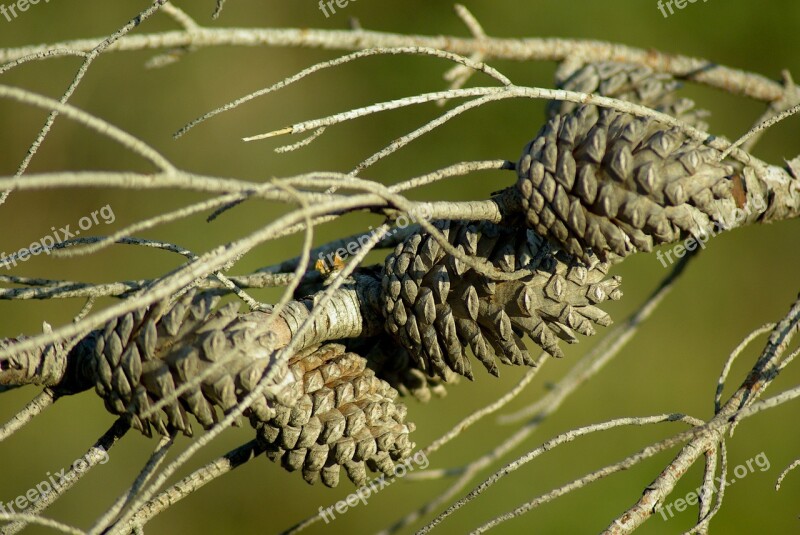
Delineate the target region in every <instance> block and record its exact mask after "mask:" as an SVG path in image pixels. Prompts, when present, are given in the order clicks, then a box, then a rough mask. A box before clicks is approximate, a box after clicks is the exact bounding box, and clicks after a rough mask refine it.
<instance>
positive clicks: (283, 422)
mask: <svg viewBox="0 0 800 535" xmlns="http://www.w3.org/2000/svg"><path fill="white" fill-rule="evenodd" d="M289 368H290V371H291V373H292V374H293V375H294V376H295V377H296V378H297V381H298V383H300V384H302V385H303V390H304V393H303V395H302V396H301V397H300V398H299V399H298V400H297V402H296V403H295V404H294V406H292V407H289V406H286V405H277V406H276V408H277V413H276V415H275V417H273V418H270V419H269V420H266V421H259V420H258V419H257V418H255V417H253V416H251V423H252V424H253V426H254V427H255V428H256V429H257V430H258V439H259V442H260V443H261V444H262V446H264V447H265V448H266V455H267V456H268V457H269V458H270V459H271V460H273V461H275V462H280V463H281V465H282V466H283V467H284V468H286V469H287V470H289V471H294V470H302V472H303V478H304V479H305V480H306V481H307V482H308V483H311V484H313V483H315V482H317V481H318V480H322V483H323V484H324V485H326V486H328V487H335V486H336V485H337V484H338V483H339V473H340V468H341V467H343V468H344V469H345V472H346V473H347V476H348V478H349V479H350V480H351V481H352V482H353V483H355V484H356V485H358V486H361V485H363V484H365V483H366V480H367V472H366V469H367V468H368V469H370V470H372V471H380V472H383V473H385V474H387V475H390V474H392V473H393V471H394V467H395V465H394V463H395V461H401V460H403V459H405V458H406V457H408V456H409V455H410V453H411V450H412V449H413V448H414V444H413V443H412V442H411V441H410V440H409V438H408V435H409V433H410V432H411V431H413V430H414V425H413V424H411V423H406V421H405V419H406V408H405V406H404V405H401V404H397V403H395V398H396V397H397V391H396V390H395V389H393V388H392V387H391V386H389V384H388V383H386V382H385V381H383V380H381V379H378V378H377V377H376V376H375V373H374V372H373V371H372V370H371V369H369V368H367V360H366V359H365V358H364V357H361V356H360V355H357V354H356V353H350V352H346V350H345V347H344V346H343V345H340V344H326V345H323V346H322V347H316V348H311V349H308V350H304V351H303V352H301V353H299V354H297V355H295V356H294V357H293V358H292V359H291V360H290V362H289Z"/></svg>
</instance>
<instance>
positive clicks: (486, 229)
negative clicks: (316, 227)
mask: <svg viewBox="0 0 800 535" xmlns="http://www.w3.org/2000/svg"><path fill="white" fill-rule="evenodd" d="M435 225H436V227H437V228H438V229H439V230H441V231H442V232H443V233H444V235H445V236H447V239H448V241H449V242H450V243H451V244H452V245H453V246H454V247H456V248H457V249H459V250H460V251H462V252H464V253H465V254H467V255H469V256H471V257H474V258H480V259H485V260H487V261H489V262H491V263H492V264H493V265H494V266H495V267H496V268H497V269H500V270H502V271H504V272H507V273H512V272H516V271H518V270H530V272H526V273H527V274H524V273H523V274H520V275H524V276H522V277H521V278H519V279H517V280H512V281H494V280H491V279H490V278H488V277H487V276H485V275H483V274H480V273H478V272H476V271H475V270H473V269H472V268H468V267H467V266H466V265H465V264H464V263H463V262H461V261H460V260H458V259H457V258H456V257H454V256H452V255H449V254H446V252H445V250H444V249H442V248H441V247H440V245H439V243H438V242H437V241H436V240H435V239H434V238H433V237H432V236H430V235H429V234H428V233H426V232H424V231H420V232H418V233H416V234H414V235H412V236H410V237H409V238H408V239H406V240H405V241H404V242H403V243H401V244H399V245H398V246H397V248H396V249H395V251H394V253H393V254H391V255H389V256H388V257H387V259H386V263H385V273H384V278H383V281H382V289H383V292H382V296H381V308H382V312H383V314H384V316H385V318H386V329H387V331H388V332H389V333H390V334H391V335H392V336H393V337H394V338H395V340H396V341H397V342H399V343H400V345H402V346H403V347H404V348H405V349H406V350H407V351H408V352H409V354H410V355H411V357H412V358H413V359H414V360H415V361H416V363H417V366H419V367H420V369H422V370H424V371H426V372H427V373H428V374H429V375H434V374H436V375H438V376H439V377H441V378H443V379H446V377H447V373H448V370H452V371H455V372H456V373H458V374H461V375H464V376H466V377H468V378H470V379H471V378H472V376H473V375H472V367H471V365H470V362H469V360H468V359H467V358H466V354H465V353H466V348H467V347H468V346H469V347H470V348H471V349H472V351H473V353H474V354H475V356H476V357H477V358H478V360H480V361H481V363H482V364H483V365H484V366H485V367H486V369H487V370H488V371H489V372H490V373H492V374H493V375H497V373H498V369H497V365H496V363H495V360H494V357H495V356H497V357H498V358H499V359H500V361H501V362H504V363H507V364H525V365H532V364H533V360H532V359H531V357H530V355H529V354H528V352H527V351H526V349H525V346H524V344H523V342H522V339H521V338H522V336H523V334H527V335H529V336H530V337H531V338H532V339H533V340H534V342H536V343H537V344H538V345H540V346H541V347H542V348H544V349H545V351H547V352H548V353H550V354H551V355H554V356H562V352H561V349H560V348H559V346H558V342H557V339H558V338H561V339H562V340H566V341H567V342H570V343H572V342H576V341H577V337H576V335H575V332H578V333H581V334H584V335H590V334H594V328H593V327H592V323H597V324H600V325H608V324H610V323H611V320H610V318H609V316H608V315H607V314H606V313H605V312H603V311H602V310H600V309H598V308H597V307H595V306H594V305H595V304H597V303H601V302H603V301H605V300H607V299H609V298H610V299H618V298H619V297H620V296H621V295H622V293H621V292H620V290H619V289H618V286H619V284H620V280H619V278H618V277H614V278H611V279H606V280H604V278H605V275H606V273H607V270H608V265H607V264H603V263H596V264H597V265H595V266H594V267H592V268H591V269H589V268H587V267H586V266H584V265H583V264H582V263H580V262H578V261H577V260H574V259H571V258H570V257H567V256H566V255H564V254H563V253H557V254H556V253H553V251H552V250H551V249H550V246H549V245H548V244H547V243H546V242H545V241H544V240H543V239H542V238H541V237H540V236H538V235H536V234H535V233H534V232H532V231H528V230H526V229H524V228H521V229H520V228H518V227H514V228H511V227H504V226H500V225H495V224H492V223H487V222H451V221H439V222H436V223H435ZM595 260H596V259H595Z"/></svg>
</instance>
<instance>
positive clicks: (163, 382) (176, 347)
mask: <svg viewBox="0 0 800 535" xmlns="http://www.w3.org/2000/svg"><path fill="white" fill-rule="evenodd" d="M218 301H219V297H218V296H214V295H213V294H211V293H209V292H203V293H195V292H193V291H190V292H188V293H187V294H186V295H184V296H183V297H182V298H181V299H180V300H178V301H177V302H176V303H175V304H174V306H172V307H171V308H170V309H169V310H163V309H162V306H163V305H160V304H157V305H154V306H153V307H151V308H150V309H144V310H139V311H136V312H131V313H128V314H125V315H124V316H122V317H120V318H117V319H116V320H112V321H110V322H108V323H107V324H106V326H105V328H104V329H102V330H100V331H95V332H94V333H92V334H91V335H90V336H89V337H87V338H85V339H84V340H83V341H82V342H81V344H80V345H79V346H78V347H77V348H76V351H75V353H76V354H77V355H79V359H78V360H81V361H83V362H84V363H85V365H84V367H86V368H88V369H87V370H86V371H85V374H86V375H88V376H89V377H91V378H92V379H93V380H94V382H95V389H96V391H97V393H98V394H99V395H100V396H101V397H102V398H103V400H104V401H105V405H106V408H107V409H108V410H109V411H110V412H112V413H114V414H120V415H127V416H128V417H129V418H130V421H131V425H132V426H133V427H134V428H135V429H138V430H140V431H141V432H142V433H144V434H145V435H147V436H150V435H151V434H152V432H151V426H152V427H154V428H155V429H156V431H157V432H158V433H161V434H167V433H168V432H169V430H170V429H177V430H179V431H182V432H183V433H184V434H186V435H189V436H191V434H192V427H191V423H190V422H189V420H188V417H187V413H190V414H192V415H194V417H195V418H196V419H197V421H198V422H199V423H200V424H201V425H202V426H203V427H204V428H206V429H207V428H209V427H211V426H213V425H214V424H215V423H216V422H218V421H219V419H220V418H219V415H218V412H217V410H218V409H219V410H222V411H223V412H225V411H229V410H231V409H232V408H233V407H234V406H236V404H237V403H238V402H239V401H240V400H241V399H243V398H244V397H245V396H246V395H247V394H248V393H249V392H251V391H252V390H253V389H254V388H255V387H256V385H257V384H258V381H259V380H260V379H261V377H262V376H263V374H264V371H265V369H266V368H267V367H268V366H269V365H270V364H271V362H272V359H271V358H270V357H271V354H272V351H270V350H268V349H267V345H266V342H265V340H264V338H263V337H265V336H268V333H265V332H264V330H263V329H261V328H259V327H260V325H263V323H264V321H265V320H266V316H267V315H266V314H265V313H262V312H251V313H248V314H238V313H237V310H238V308H239V305H238V303H230V304H228V305H226V306H223V307H221V308H220V309H218V310H213V309H214V307H215V306H216V304H217V302H218ZM223 358H224V359H226V360H227V362H225V363H224V364H222V365H221V366H219V367H218V369H216V370H215V371H214V372H213V373H211V374H209V375H208V376H207V377H205V378H203V379H202V380H201V381H199V382H198V384H197V385H196V386H194V387H192V388H190V389H189V390H187V391H186V392H184V393H183V394H181V395H180V396H179V397H178V399H176V400H173V401H171V402H170V403H168V404H166V405H165V406H164V407H163V408H162V409H161V411H156V412H154V413H153V414H150V415H149V416H144V412H145V411H147V410H148V409H149V408H150V407H151V406H152V405H154V404H155V403H156V402H158V401H161V400H163V399H165V398H167V397H170V396H172V395H173V394H174V392H175V390H176V389H177V388H178V386H179V385H182V384H185V383H187V382H189V381H191V380H192V379H196V378H197V377H198V376H200V375H201V374H203V373H204V372H207V370H208V369H209V368H210V367H211V366H212V365H213V364H215V363H219V361H220V360H221V359H223ZM300 395H302V384H298V383H297V381H296V379H295V377H294V376H292V375H291V374H289V373H288V370H287V369H286V368H285V366H284V367H282V368H281V369H280V370H279V371H278V374H277V376H276V378H275V380H274V381H273V384H272V385H271V386H270V388H268V389H267V390H266V391H265V392H264V395H263V396H261V397H259V398H258V399H257V400H256V401H255V403H254V404H253V405H251V406H250V408H249V409H248V410H249V411H250V412H251V413H254V414H255V415H256V416H257V417H258V418H260V419H262V420H267V419H269V418H271V417H273V416H274V415H275V408H274V405H275V404H276V403H284V404H291V403H293V401H294V400H296V399H297V398H299V397H300Z"/></svg>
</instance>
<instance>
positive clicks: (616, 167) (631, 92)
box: [516, 65, 743, 262]
mask: <svg viewBox="0 0 800 535" xmlns="http://www.w3.org/2000/svg"><path fill="white" fill-rule="evenodd" d="M673 86H674V84H671V83H669V82H667V81H666V80H665V79H664V78H663V77H662V76H657V75H654V74H652V73H649V74H648V72H647V70H643V69H642V68H633V67H631V66H624V65H623V66H610V67H603V66H599V67H598V66H596V65H590V66H587V67H584V68H583V69H580V70H578V71H577V72H576V73H574V74H573V75H572V76H571V77H570V78H569V79H568V80H567V82H565V84H564V89H578V90H587V89H592V88H596V90H597V91H598V92H600V93H601V94H605V93H603V92H608V93H609V95H608V96H615V97H626V98H629V99H631V100H633V101H635V102H637V103H641V104H644V105H647V106H650V107H653V108H655V109H658V110H660V111H665V112H667V113H671V114H675V115H682V114H684V115H686V117H683V116H682V118H688V119H689V120H690V121H695V122H696V121H697V118H698V116H699V114H698V113H696V112H691V107H692V105H691V103H690V101H686V100H675V98H674V95H673V94H672V91H673V90H674V87H673ZM549 110H550V115H551V118H550V119H549V120H548V122H547V124H545V126H544V127H543V128H542V129H541V130H540V131H539V133H538V134H537V136H536V138H534V140H533V141H531V142H530V143H528V145H526V147H525V149H524V150H523V153H522V157H521V158H520V160H519V163H518V166H517V172H518V175H519V180H518V181H517V186H516V190H517V193H518V195H519V197H520V200H521V204H522V207H523V209H524V211H525V216H526V222H527V225H528V226H529V227H530V228H532V229H534V230H536V232H538V233H540V234H542V235H543V236H546V237H548V238H550V239H551V240H553V241H554V242H555V243H557V244H559V245H560V246H561V247H562V248H563V249H564V250H565V251H567V252H568V253H570V254H572V255H576V256H578V257H579V258H581V259H583V260H584V261H585V262H589V260H590V258H591V253H595V254H596V255H597V256H598V257H599V258H600V259H602V260H608V259H609V258H610V257H609V254H610V253H614V254H616V255H619V256H626V255H628V254H630V253H632V252H634V251H636V250H640V251H650V250H651V249H652V247H653V245H654V244H661V243H667V242H673V241H676V240H678V239H680V238H682V237H685V236H687V235H689V234H692V235H694V236H698V237H699V236H702V235H703V234H705V233H706V232H707V231H708V230H709V229H710V228H711V226H712V225H713V223H721V222H723V218H722V215H721V214H722V213H723V212H726V213H729V212H730V210H732V209H733V208H735V207H736V206H737V200H736V199H737V197H736V196H735V195H734V189H735V188H738V189H739V190H740V191H741V188H742V184H743V183H742V181H741V178H740V177H739V175H737V174H736V169H735V167H734V166H733V165H731V164H729V163H725V162H719V157H720V153H719V151H717V150H715V149H712V148H710V147H707V146H704V145H703V144H702V143H700V142H697V141H695V140H693V139H690V138H688V137H687V136H686V135H685V134H684V133H682V132H681V131H680V130H679V129H677V128H669V127H666V126H664V125H663V124H660V123H658V122H656V121H654V120H651V119H645V118H637V117H635V116H632V115H628V114H625V113H620V112H617V111H614V110H611V109H607V108H602V109H598V108H597V107H596V106H593V105H579V106H575V105H572V104H567V103H558V104H552V105H551V106H550V108H549ZM739 202H740V201H739ZM721 209H724V210H721Z"/></svg>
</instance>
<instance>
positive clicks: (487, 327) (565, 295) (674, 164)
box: [71, 63, 742, 486]
mask: <svg viewBox="0 0 800 535" xmlns="http://www.w3.org/2000/svg"><path fill="white" fill-rule="evenodd" d="M677 86H678V84H677V83H676V82H675V81H674V80H673V79H671V78H670V77H668V76H664V75H659V74H655V73H653V72H652V71H650V70H649V69H646V68H643V67H638V66H632V65H625V64H618V63H603V64H588V65H585V66H584V67H582V68H580V69H578V70H577V71H575V72H574V73H572V75H571V76H569V77H567V78H566V80H565V81H564V82H563V83H562V84H561V87H562V88H563V89H568V90H573V91H582V92H586V93H597V94H602V95H606V96H611V97H616V98H618V99H624V100H628V101H631V102H635V103H638V104H643V105H646V106H648V107H651V108H653V109H656V110H658V111H661V112H664V113H668V114H670V115H673V116H675V117H679V118H681V119H682V120H684V121H686V122H688V123H691V124H695V125H697V126H702V125H701V123H700V120H701V119H702V117H703V113H702V112H699V111H696V110H694V109H693V104H692V102H691V101H688V100H685V99H678V98H677V97H676V96H675V90H676V89H677ZM738 171H739V170H738V169H736V166H734V165H732V164H730V163H726V162H720V161H719V154H718V153H717V152H716V151H715V150H713V149H710V148H708V147H706V146H704V145H702V144H701V143H698V142H697V141H694V140H692V139H689V138H687V136H686V135H685V134H683V133H682V132H681V131H680V130H678V129H676V128H669V127H665V126H664V125H662V124H660V123H657V122H656V121H654V120H652V119H643V118H637V117H634V116H631V115H628V114H625V113H620V112H617V111H614V110H609V109H599V108H597V107H596V106H592V105H576V104H570V103H564V102H554V103H552V104H551V105H550V106H549V108H548V120H547V123H546V124H545V126H544V127H543V128H542V129H541V131H540V132H539V133H538V134H537V135H536V137H535V138H534V139H533V140H532V141H531V142H530V143H529V144H528V145H527V146H526V147H525V149H524V151H523V154H522V157H521V158H520V160H519V163H518V166H517V172H518V176H519V180H518V182H517V183H516V185H515V186H512V188H510V189H509V190H507V192H506V194H509V192H510V194H511V195H515V196H516V198H517V203H516V205H517V206H519V207H521V209H522V210H521V211H519V212H517V213H512V214H507V220H506V221H505V222H504V223H503V224H493V223H487V222H477V221H437V222H434V224H435V227H436V228H437V230H438V231H439V233H441V234H442V235H443V236H444V239H446V240H447V241H448V242H449V244H450V245H452V246H453V247H454V248H455V249H456V250H457V251H458V252H459V255H457V256H456V255H451V254H448V253H447V252H446V251H445V249H444V248H443V247H442V246H441V244H440V242H439V241H437V239H436V237H434V236H433V235H432V234H430V233H428V232H425V231H419V232H417V233H416V234H414V235H412V236H410V237H409V238H408V239H406V240H405V241H404V242H403V243H401V244H399V245H398V246H397V247H396V249H395V250H394V251H393V252H392V253H391V254H390V255H389V256H388V257H387V258H386V261H385V263H384V265H383V267H382V268H380V267H378V268H373V269H369V270H366V272H367V273H369V275H368V276H371V277H374V280H375V282H376V284H373V285H372V287H374V288H375V292H378V295H374V296H373V299H371V301H372V302H374V303H375V305H374V307H375V310H374V311H373V313H374V314H375V315H378V316H382V317H383V318H384V320H385V333H383V334H381V335H378V336H376V337H373V338H370V339H368V340H345V341H338V342H337V343H324V344H322V345H317V346H314V347H307V348H302V349H301V350H300V351H298V352H297V353H296V354H295V355H293V356H292V357H291V359H290V360H289V361H288V365H286V366H284V367H283V368H281V369H279V370H272V371H275V372H277V375H276V376H275V377H274V378H273V382H272V386H270V387H269V388H267V389H264V390H263V391H259V392H258V394H257V395H256V394H254V392H255V391H256V387H257V385H258V384H259V381H260V380H261V378H262V377H263V375H264V373H265V371H267V370H268V369H270V370H271V368H270V366H269V365H270V363H271V362H272V360H271V359H270V351H269V350H268V347H269V344H268V343H267V342H268V341H267V338H265V337H268V334H269V333H267V332H265V331H264V329H263V328H262V327H261V326H263V324H264V322H265V321H266V319H267V317H268V314H266V313H263V312H251V313H246V314H241V313H239V312H238V305H237V304H229V305H226V306H222V307H218V306H217V305H218V299H219V298H218V297H216V296H215V295H214V294H212V293H209V292H199V293H198V292H193V291H191V292H188V293H186V294H185V295H184V296H183V297H181V298H180V299H179V300H177V301H176V302H175V303H174V305H172V306H171V307H169V308H168V309H162V307H161V306H160V305H154V306H153V307H151V308H150V309H146V310H141V311H138V312H134V313H129V314H126V315H125V316H122V317H120V318H117V319H116V320H114V321H112V322H109V323H108V324H107V325H106V326H105V328H104V329H102V330H99V331H96V332H93V333H92V334H91V335H89V336H88V337H86V338H85V339H83V340H82V341H81V342H80V343H79V344H78V345H77V346H76V347H75V348H73V349H72V351H71V358H72V359H73V360H74V361H75V362H76V363H77V364H75V366H77V368H78V370H77V372H75V373H77V374H78V375H80V376H82V377H85V378H87V379H88V381H89V382H90V383H91V384H92V385H93V386H94V388H95V390H96V392H97V393H98V394H99V395H100V396H101V397H102V398H103V400H104V401H105V404H106V407H107V408H108V410H109V411H111V412H112V413H114V414H119V415H126V416H127V417H128V418H129V421H130V423H131V425H132V426H133V427H134V428H136V429H138V430H140V431H141V432H143V433H145V434H147V435H150V434H151V433H152V431H153V430H155V431H156V432H157V433H161V434H164V433H169V432H171V431H173V430H177V431H181V432H183V433H185V434H191V432H192V427H191V423H190V421H189V414H191V415H192V416H193V417H194V418H195V419H196V420H197V422H198V423H199V424H200V425H201V426H203V427H204V428H208V427H210V426H212V425H214V424H215V423H216V422H218V421H219V419H220V414H225V413H226V412H229V411H230V410H232V409H233V408H234V407H236V406H237V404H238V403H240V402H241V401H242V400H243V399H244V398H245V397H247V396H255V400H254V401H253V403H252V404H251V405H250V407H249V409H248V410H247V411H246V412H245V414H246V416H247V417H248V418H249V420H250V424H251V425H252V426H253V427H254V428H255V429H256V432H257V437H258V440H259V442H260V444H261V446H262V448H263V449H264V451H265V452H266V455H267V456H268V457H269V458H270V459H272V460H273V461H275V462H278V463H280V464H281V465H282V466H283V467H284V468H286V469H287V470H291V471H294V470H299V471H301V472H302V474H303V478H304V479H305V480H306V481H308V482H309V483H314V482H316V481H322V483H323V484H325V485H328V486H335V485H336V484H337V483H338V481H339V476H340V471H341V468H344V470H345V472H346V474H347V476H348V477H349V479H351V480H352V481H353V482H354V483H355V484H357V485H362V484H364V482H365V481H366V478H367V470H373V471H380V472H383V473H385V474H391V473H392V472H393V470H394V467H395V463H397V462H400V461H402V460H403V459H405V458H406V457H408V456H409V454H410V453H411V451H412V449H413V448H414V444H413V443H412V442H411V440H410V438H409V434H410V433H411V432H412V431H413V430H414V425H413V424H411V423H408V422H407V421H406V408H405V406H404V405H402V404H400V403H398V396H399V395H403V396H413V397H416V398H418V399H420V400H423V401H427V400H428V399H430V398H431V396H432V395H441V394H442V393H443V389H444V386H443V385H444V383H446V382H452V381H453V380H454V379H456V378H457V377H458V376H464V377H467V378H469V379H472V378H473V377H474V371H473V368H472V363H471V362H472V361H471V359H470V357H469V356H468V350H469V351H471V353H472V354H473V355H474V357H475V358H476V359H477V361H478V362H480V363H481V364H482V365H483V367H485V368H486V370H487V371H488V372H489V373H491V374H495V375H496V374H497V373H498V365H497V361H498V360H499V361H500V362H501V363H504V364H515V365H527V366H530V365H532V364H533V359H532V358H531V355H530V354H529V353H528V350H527V348H526V345H525V343H524V341H523V338H524V337H525V336H526V335H527V336H528V337H529V338H530V339H531V340H532V341H533V342H534V343H535V344H536V345H538V346H540V347H541V348H542V349H543V350H544V351H546V352H547V353H549V354H550V355H553V356H556V357H559V356H561V355H562V350H561V348H560V346H559V343H560V342H559V341H566V342H568V343H574V342H576V341H577V340H578V335H579V334H582V335H586V336H588V335H592V334H594V332H595V325H601V326H606V325H608V324H609V323H610V322H611V319H610V318H609V316H608V315H607V314H606V313H605V312H604V311H603V310H601V309H600V308H599V307H598V306H599V305H601V304H602V303H603V302H604V301H606V300H609V299H619V298H620V297H621V295H622V294H621V292H620V289H619V285H620V280H619V278H618V277H608V275H607V273H608V270H609V267H610V263H611V262H613V261H614V259H618V258H619V257H622V256H625V255H627V254H630V253H632V252H634V251H637V250H640V251H648V250H650V248H651V247H652V246H653V245H656V244H660V243H664V242H670V241H674V240H677V239H679V238H681V237H683V236H685V235H687V233H697V232H700V231H701V230H702V229H701V228H700V227H702V225H707V224H709V223H710V222H714V221H717V220H718V218H719V214H720V208H721V207H724V206H725V205H726V204H725V203H737V202H741V200H740V199H738V198H737V188H739V189H741V187H742V184H741V183H740V182H737V181H736V177H737V176H738V175H737V172H738ZM739 193H741V192H739ZM467 258H468V259H471V260H474V261H475V262H465V261H464V260H465V259H467ZM481 265H484V266H492V267H493V268H494V269H495V270H496V271H499V272H501V273H503V274H504V275H505V276H503V277H493V276H491V271H486V270H482V269H479V267H480V266H481ZM471 266H477V267H471ZM498 279H499V280H498ZM272 371H271V372H272ZM176 392H179V394H178V395H175V394H176ZM156 404H161V405H160V407H159V408H158V410H153V407H154V406H155V405H156Z"/></svg>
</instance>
